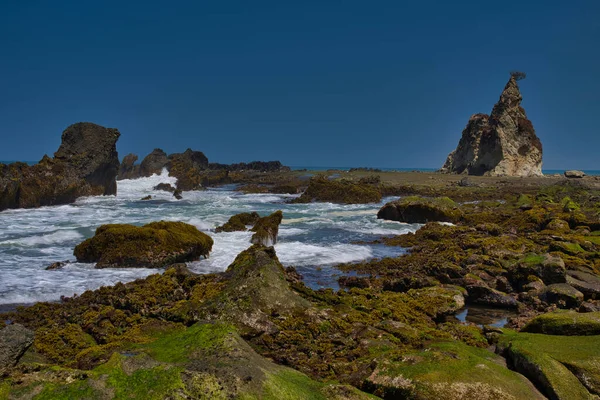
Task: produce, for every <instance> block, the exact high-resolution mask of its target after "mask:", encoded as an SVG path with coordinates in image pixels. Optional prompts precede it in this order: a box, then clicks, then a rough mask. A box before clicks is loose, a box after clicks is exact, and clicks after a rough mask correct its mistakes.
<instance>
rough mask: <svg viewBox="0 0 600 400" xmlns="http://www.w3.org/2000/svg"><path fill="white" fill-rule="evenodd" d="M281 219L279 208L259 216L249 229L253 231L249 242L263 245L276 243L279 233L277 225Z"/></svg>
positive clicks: (281, 214)
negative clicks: (266, 214) (269, 213)
mask: <svg viewBox="0 0 600 400" xmlns="http://www.w3.org/2000/svg"><path fill="white" fill-rule="evenodd" d="M282 219H283V213H282V212H281V210H279V211H275V212H274V213H273V214H271V215H269V216H267V217H262V218H259V219H258V221H256V223H255V224H254V227H253V228H252V229H251V231H252V232H254V235H252V238H251V239H250V242H251V243H253V244H260V245H263V246H267V247H269V246H274V245H275V244H276V243H277V234H278V233H279V225H280V224H281V220H282Z"/></svg>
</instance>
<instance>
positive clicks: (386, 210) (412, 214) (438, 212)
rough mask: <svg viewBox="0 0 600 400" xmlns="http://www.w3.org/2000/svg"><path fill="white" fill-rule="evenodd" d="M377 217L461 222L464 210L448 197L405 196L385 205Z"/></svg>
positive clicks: (417, 220)
mask: <svg viewBox="0 0 600 400" xmlns="http://www.w3.org/2000/svg"><path fill="white" fill-rule="evenodd" d="M377 218H379V219H387V220H391V221H399V222H407V223H409V224H412V223H427V222H430V221H436V222H453V223H456V222H459V221H460V220H461V218H462V212H461V211H460V209H459V208H458V205H457V204H456V203H455V202H454V201H452V200H451V199H449V198H448V197H437V198H432V199H428V198H424V197H418V196H410V197H405V198H402V199H400V200H397V201H392V202H390V203H387V204H386V205H384V206H383V207H382V208H381V209H380V210H379V212H378V213H377Z"/></svg>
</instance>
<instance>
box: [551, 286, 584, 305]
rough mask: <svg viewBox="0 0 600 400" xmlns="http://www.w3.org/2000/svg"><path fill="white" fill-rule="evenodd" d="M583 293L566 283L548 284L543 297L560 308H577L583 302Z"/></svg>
mask: <svg viewBox="0 0 600 400" xmlns="http://www.w3.org/2000/svg"><path fill="white" fill-rule="evenodd" d="M583 297H584V296H583V293H581V292H580V291H579V290H577V289H575V288H574V287H573V286H571V285H568V284H566V283H555V284H553V285H548V286H547V287H546V289H545V290H544V293H543V294H542V298H543V299H544V300H546V301H547V302H548V303H551V304H556V305H557V306H558V307H559V308H577V307H579V305H580V304H581V303H582V302H583Z"/></svg>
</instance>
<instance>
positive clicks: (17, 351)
mask: <svg viewBox="0 0 600 400" xmlns="http://www.w3.org/2000/svg"><path fill="white" fill-rule="evenodd" d="M33 336H34V334H33V331H31V330H29V329H27V328H25V327H24V326H22V325H19V324H12V325H8V326H7V327H5V328H3V329H0V376H1V375H2V372H3V371H4V370H5V369H7V368H10V367H13V366H14V365H15V364H16V363H17V361H19V359H20V358H21V356H22V355H23V353H25V351H26V350H27V349H28V348H29V346H31V345H32V344H33Z"/></svg>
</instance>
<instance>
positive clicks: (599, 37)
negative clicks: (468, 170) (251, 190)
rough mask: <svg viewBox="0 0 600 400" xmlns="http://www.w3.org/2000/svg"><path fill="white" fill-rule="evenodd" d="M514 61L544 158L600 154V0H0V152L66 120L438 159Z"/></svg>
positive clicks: (212, 149) (143, 145)
mask: <svg viewBox="0 0 600 400" xmlns="http://www.w3.org/2000/svg"><path fill="white" fill-rule="evenodd" d="M514 69H517V70H522V71H525V72H526V73H527V76H528V77H527V79H525V80H523V81H521V82H520V86H521V91H522V93H523V96H524V102H523V106H524V108H525V110H526V111H527V114H528V116H529V118H530V119H531V120H532V122H533V124H534V127H535V128H536V131H537V133H538V135H539V137H540V138H541V140H542V143H543V146H544V168H549V169H553V168H557V169H558V168H580V169H600V162H599V161H598V160H599V158H598V156H597V154H598V151H599V150H598V149H600V132H599V129H598V126H599V124H598V122H597V118H598V116H599V115H600V95H599V93H600V78H599V72H598V71H600V1H597V0H589V1H587V0H574V1H570V2H567V1H553V0H549V1H544V2H541V1H522V2H507V1H494V2H491V1H474V0H473V1H458V2H449V1H432V0H430V1H419V2H417V1H410V2H407V1H406V2H405V1H373V2H366V1H349V0H348V1H310V0H305V1H297V2H285V1H258V0H257V1H252V2H250V1H229V0H223V1H211V2H208V1H193V2H192V1H190V2H187V1H172V2H164V1H160V2H159V1H144V2H136V1H119V2H116V1H60V2H48V1H44V2H42V1H27V2H25V1H10V2H9V1H4V2H2V4H1V5H0V76H1V77H2V78H1V79H0V93H1V95H0V135H1V138H2V142H1V143H2V145H1V146H0V159H4V160H15V159H19V160H38V159H40V158H41V157H42V155H43V154H44V153H48V154H52V153H53V152H54V151H55V150H56V149H57V148H58V145H59V144H60V133H61V132H62V131H63V129H64V128H66V127H67V126H68V125H70V124H71V123H74V122H78V121H91V122H95V123H98V124H101V125H104V126H108V127H115V128H118V129H119V130H120V131H121V133H122V136H121V139H120V140H119V143H118V150H119V153H120V155H121V156H124V155H125V154H127V153H129V152H134V153H137V154H139V155H141V156H143V155H145V154H147V153H149V152H150V151H151V150H152V149H153V148H154V147H161V148H163V149H164V150H165V151H167V152H176V151H183V150H185V149H186V148H187V147H191V148H193V149H196V150H201V151H203V152H205V154H206V155H207V156H208V158H209V159H210V160H211V161H215V162H224V163H229V162H239V161H252V160H273V159H279V160H281V161H282V162H283V163H284V164H287V165H336V166H371V167H440V166H441V165H442V164H443V162H444V160H445V158H446V156H447V154H448V152H449V151H451V150H452V149H454V148H455V147H456V144H457V143H458V140H459V138H460V134H461V132H462V130H463V128H464V127H465V125H466V123H467V120H468V118H469V116H470V115H471V114H474V113H477V112H484V113H489V112H490V111H491V108H492V106H493V104H494V103H495V102H496V101H497V100H498V97H499V95H500V92H501V90H502V88H503V87H504V85H505V83H506V81H507V80H508V78H509V71H511V70H514Z"/></svg>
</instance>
